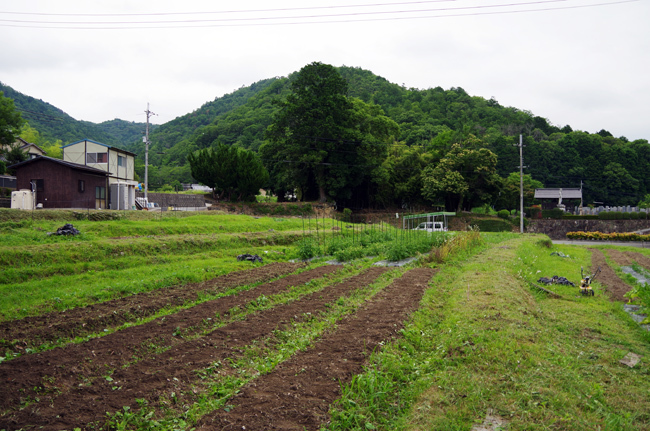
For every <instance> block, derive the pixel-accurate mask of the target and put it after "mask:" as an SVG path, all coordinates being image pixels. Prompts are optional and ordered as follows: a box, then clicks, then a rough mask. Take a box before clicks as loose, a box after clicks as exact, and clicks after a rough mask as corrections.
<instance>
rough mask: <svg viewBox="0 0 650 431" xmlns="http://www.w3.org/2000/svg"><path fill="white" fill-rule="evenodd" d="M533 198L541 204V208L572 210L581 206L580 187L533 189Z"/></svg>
mask: <svg viewBox="0 0 650 431" xmlns="http://www.w3.org/2000/svg"><path fill="white" fill-rule="evenodd" d="M535 199H538V200H539V201H540V202H541V204H542V209H544V210H550V209H553V208H562V209H566V211H569V212H573V210H574V209H575V208H576V207H582V189H581V188H555V189H535Z"/></svg>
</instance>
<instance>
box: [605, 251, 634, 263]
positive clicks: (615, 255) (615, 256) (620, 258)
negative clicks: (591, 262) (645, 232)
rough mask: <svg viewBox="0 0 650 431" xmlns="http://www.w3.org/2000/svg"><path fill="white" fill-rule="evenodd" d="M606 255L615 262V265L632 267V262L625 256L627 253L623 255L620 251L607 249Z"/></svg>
mask: <svg viewBox="0 0 650 431" xmlns="http://www.w3.org/2000/svg"><path fill="white" fill-rule="evenodd" d="M607 255H608V256H609V257H610V258H611V259H612V260H613V261H614V262H616V264H617V265H621V266H630V265H632V260H630V257H629V256H628V255H627V253H623V252H622V251H620V250H615V249H613V248H610V249H607Z"/></svg>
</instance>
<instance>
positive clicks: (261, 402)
mask: <svg viewBox="0 0 650 431" xmlns="http://www.w3.org/2000/svg"><path fill="white" fill-rule="evenodd" d="M434 273H435V271H434V270H432V269H428V268H421V269H414V270H411V271H409V272H407V273H406V274H405V275H404V276H403V277H401V278H399V279H397V280H395V281H394V282H393V283H392V284H391V285H390V286H389V287H387V288H385V289H384V290H383V291H382V292H381V293H380V294H378V295H377V296H376V297H375V298H374V299H373V300H372V301H370V302H369V303H368V304H366V306H365V307H364V308H363V309H362V310H360V311H359V312H357V313H356V314H355V315H353V316H350V317H349V318H347V319H346V320H345V321H344V322H342V323H341V324H340V325H339V326H338V328H337V330H336V331H334V332H332V333H331V334H329V335H327V336H325V337H323V339H322V340H321V341H320V342H318V343H317V344H316V345H315V346H314V347H313V348H311V349H309V350H307V351H304V352H299V353H298V354H296V355H294V356H293V357H292V358H291V359H289V360H287V361H286V362H284V363H282V364H280V365H279V366H278V367H277V368H276V370H275V371H274V372H272V373H270V374H267V375H265V376H261V377H259V378H257V379H255V380H254V381H252V382H251V383H250V384H248V385H247V386H246V387H245V388H244V389H243V390H242V391H241V392H240V394H239V395H237V396H236V397H235V398H234V399H232V400H231V401H230V402H229V403H230V404H234V406H235V407H234V409H230V410H229V411H228V412H226V411H225V410H219V411H217V412H215V413H213V414H211V415H207V416H205V417H204V418H203V419H202V420H201V421H200V423H199V426H198V427H197V430H205V431H207V430H215V429H218V430H242V429H245V430H318V429H319V428H320V426H321V425H322V424H324V423H326V422H327V421H328V419H329V415H328V410H329V406H330V404H331V403H332V402H333V401H334V400H335V399H336V398H338V397H339V396H340V385H341V384H345V383H348V382H349V381H350V380H351V379H352V377H353V376H354V375H355V374H358V373H360V372H362V371H363V370H362V367H363V364H364V363H365V362H366V358H367V355H368V354H369V353H371V352H372V351H373V350H374V349H375V348H378V347H380V343H381V342H382V341H385V340H387V339H389V338H390V337H391V336H392V335H395V334H396V333H397V331H399V329H401V328H402V325H403V321H404V319H406V317H407V315H408V314H410V313H411V312H412V311H414V310H415V309H416V308H417V306H418V303H419V301H420V299H421V298H422V295H423V293H424V291H425V289H426V288H427V286H428V282H429V280H430V279H431V277H432V276H433V275H434Z"/></svg>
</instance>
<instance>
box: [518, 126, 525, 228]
mask: <svg viewBox="0 0 650 431" xmlns="http://www.w3.org/2000/svg"><path fill="white" fill-rule="evenodd" d="M519 233H524V143H523V138H522V135H521V134H519Z"/></svg>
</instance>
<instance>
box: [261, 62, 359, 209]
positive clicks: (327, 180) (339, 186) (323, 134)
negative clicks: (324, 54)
mask: <svg viewBox="0 0 650 431" xmlns="http://www.w3.org/2000/svg"><path fill="white" fill-rule="evenodd" d="M290 87H291V94H289V95H288V96H287V98H286V100H285V101H284V102H281V103H280V110H279V112H278V113H277V114H276V116H275V118H274V121H273V123H272V124H271V125H270V126H269V128H268V129H267V139H268V143H267V144H266V145H267V148H266V149H264V150H261V151H262V153H263V154H264V155H265V156H267V157H272V159H271V160H266V162H267V163H268V164H271V165H272V166H271V167H270V171H271V173H272V177H273V180H275V181H277V182H279V183H281V184H282V187H284V188H288V189H291V188H292V187H293V188H295V189H298V190H299V192H301V194H302V195H303V196H304V197H310V196H313V195H312V192H313V190H314V189H316V190H317V192H318V198H319V200H320V201H322V202H324V201H326V200H327V199H328V198H329V197H337V196H338V195H339V194H341V193H342V192H343V193H344V192H345V188H346V186H347V185H348V184H347V183H348V181H347V180H348V179H349V176H348V173H347V170H346V169H344V166H343V164H342V158H343V157H342V153H343V152H344V151H348V150H349V149H350V148H351V145H353V144H354V135H353V134H352V130H351V127H350V126H351V119H352V116H353V105H352V103H351V102H350V100H349V99H348V97H347V91H348V84H347V82H346V81H345V79H343V77H341V75H340V74H339V72H338V71H337V70H336V68H335V67H333V66H330V65H328V64H323V63H319V62H315V63H311V64H308V65H307V66H305V67H303V68H302V69H301V70H300V71H299V72H298V73H297V74H296V75H295V77H293V79H292V82H291V86H290Z"/></svg>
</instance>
